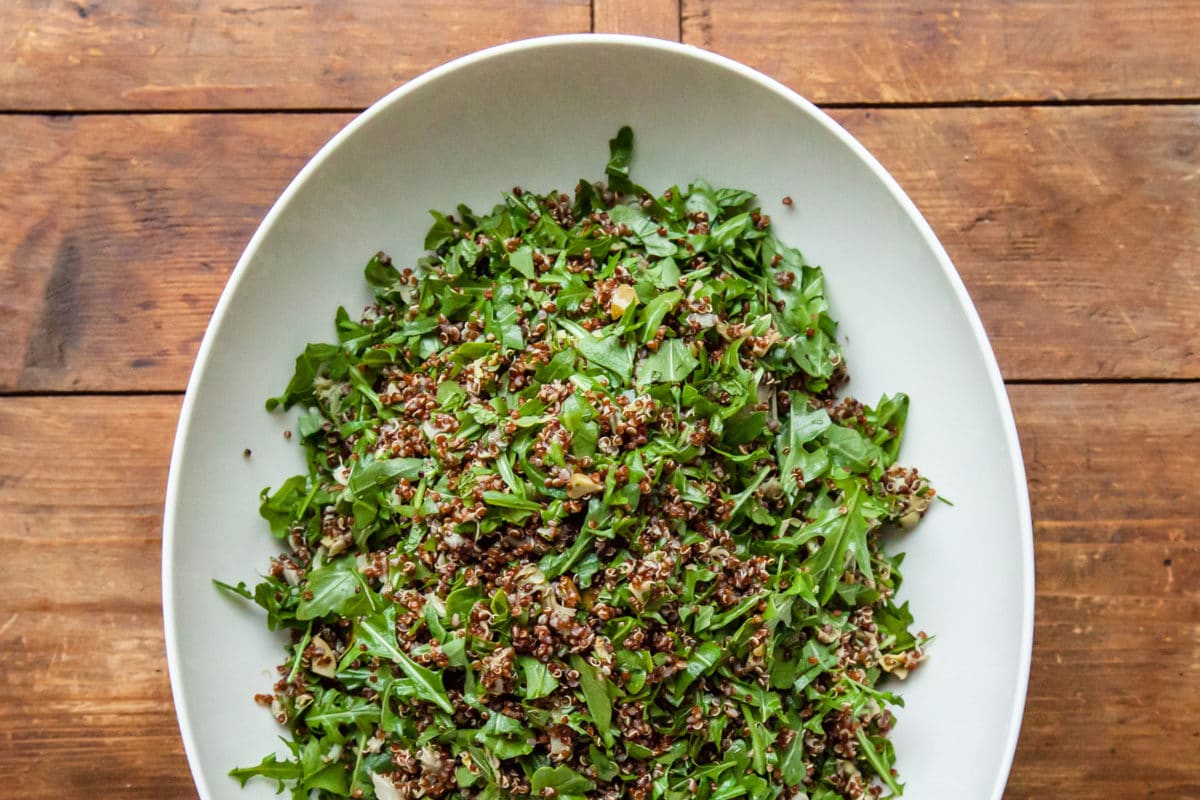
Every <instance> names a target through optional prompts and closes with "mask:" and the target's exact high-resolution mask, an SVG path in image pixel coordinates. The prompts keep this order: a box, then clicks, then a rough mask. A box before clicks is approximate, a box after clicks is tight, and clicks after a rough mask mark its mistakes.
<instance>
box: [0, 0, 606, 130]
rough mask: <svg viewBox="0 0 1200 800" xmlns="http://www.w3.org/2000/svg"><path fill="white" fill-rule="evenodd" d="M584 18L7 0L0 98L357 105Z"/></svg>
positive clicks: (303, 3) (262, 2)
mask: <svg viewBox="0 0 1200 800" xmlns="http://www.w3.org/2000/svg"><path fill="white" fill-rule="evenodd" d="M589 26H590V9H589V6H588V3H587V2H586V0H508V2H505V3H482V4H481V3H470V2H464V1H463V0H405V2H402V3H396V2H392V0H365V1H364V2H355V3H339V2H327V1H325V0H321V1H318V0H290V1H289V2H283V3H281V2H277V1H276V0H237V1H236V2H223V3H192V2H185V0H167V1H166V2H159V3H139V4H135V5H129V4H121V3H102V2H92V1H91V0H73V1H72V2H63V3H49V4H48V3H45V2H41V0H13V2H10V3H6V4H5V13H4V14H3V15H0V53H4V54H5V55H4V57H3V58H0V108H3V109H5V110H12V109H37V110H41V109H51V110H85V109H101V110H110V109H184V108H186V109H199V108H211V109H221V108H347V107H350V108H355V107H364V106H366V105H368V104H370V103H372V102H374V101H375V100H376V99H378V98H379V97H382V96H383V95H384V94H386V93H387V92H388V91H390V90H391V89H393V88H395V87H396V86H398V85H400V84H401V83H404V82H405V81H407V80H409V79H410V78H412V77H414V76H415V75H419V74H420V73H422V72H424V71H425V70H428V69H430V68H431V67H434V66H437V65H438V64H441V63H444V62H446V61H449V60H450V59H453V58H455V57H457V56H460V55H463V54H466V53H470V52H472V51H474V50H479V49H481V48H484V47H489V46H491V45H495V44H500V43H502V42H506V41H511V40H514V39H523V38H527V37H531V36H542V35H547V34H553V33H578V32H585V31H587V30H588V29H589Z"/></svg>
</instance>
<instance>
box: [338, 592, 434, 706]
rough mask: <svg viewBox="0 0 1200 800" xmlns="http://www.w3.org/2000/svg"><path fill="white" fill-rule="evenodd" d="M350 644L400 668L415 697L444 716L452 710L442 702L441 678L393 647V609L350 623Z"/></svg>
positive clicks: (395, 644) (394, 612)
mask: <svg viewBox="0 0 1200 800" xmlns="http://www.w3.org/2000/svg"><path fill="white" fill-rule="evenodd" d="M354 641H355V642H357V643H358V644H360V645H366V650H365V651H363V652H365V653H367V654H368V655H373V656H378V657H379V658H386V659H388V660H389V661H391V662H392V663H394V664H395V665H396V666H397V667H399V668H400V670H401V672H403V673H404V674H405V675H406V676H407V677H408V679H409V680H411V681H412V683H413V688H414V690H415V691H416V695H417V697H419V698H421V699H422V700H425V701H426V702H429V703H433V704H434V705H435V706H437V707H438V708H440V709H442V710H443V711H445V712H446V713H448V714H449V713H452V712H453V711H454V707H453V706H451V705H450V701H449V700H448V699H447V698H446V689H445V688H444V687H443V685H442V676H441V675H439V674H438V673H436V672H433V671H432V670H430V669H428V668H426V667H422V666H421V665H420V664H418V663H417V662H415V661H413V660H412V658H410V657H409V656H408V654H407V653H405V652H404V651H403V650H401V649H400V647H399V645H398V644H397V643H396V607H395V606H388V607H387V608H386V609H384V610H383V611H381V612H379V613H377V614H373V615H371V616H369V617H363V618H362V619H360V620H359V621H358V622H356V623H354Z"/></svg>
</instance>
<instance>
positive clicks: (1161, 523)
mask: <svg viewBox="0 0 1200 800" xmlns="http://www.w3.org/2000/svg"><path fill="white" fill-rule="evenodd" d="M1009 394H1010V396H1011V397H1012V400H1013V404H1014V410H1015V412H1016V416H1017V426H1018V429H1019V430H1020V433H1021V442H1022V446H1023V450H1024V455H1025V461H1026V467H1027V469H1028V472H1029V480H1030V492H1031V498H1032V500H1033V514H1034V519H1035V520H1036V526H1035V529H1036V530H1035V542H1036V549H1037V554H1036V558H1037V572H1038V575H1037V582H1038V586H1037V628H1036V638H1035V643H1034V663H1033V670H1032V674H1031V678H1030V687H1029V700H1028V703H1027V704H1026V711H1025V722H1024V726H1023V728H1022V732H1021V742H1020V746H1019V748H1018V752H1017V758H1016V762H1015V765H1014V768H1013V773H1012V778H1011V780H1010V782H1009V789H1008V794H1007V795H1006V796H1008V797H1012V798H1025V797H1051V796H1053V797H1056V798H1079V800H1084V798H1094V797H1121V796H1129V797H1135V796H1137V797H1144V796H1149V795H1148V794H1147V791H1148V787H1153V793H1154V794H1155V796H1157V795H1158V794H1160V793H1161V794H1162V796H1175V797H1191V796H1197V794H1198V793H1200V762H1197V761H1196V759H1195V758H1193V757H1191V755H1188V754H1194V753H1195V752H1196V751H1197V748H1200V727H1197V722H1196V721H1197V720H1198V719H1200V625H1197V620H1200V591H1198V588H1200V534H1198V533H1197V531H1200V495H1198V494H1197V492H1196V490H1195V479H1196V476H1197V475H1200V428H1198V427H1197V426H1196V424H1195V409H1196V407H1197V403H1200V385H1198V384H1190V385H1156V386H1151V385H1126V386H1119V385H1118V386H1095V385H1093V386H1018V387H1010V389H1009Z"/></svg>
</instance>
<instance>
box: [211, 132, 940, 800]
mask: <svg viewBox="0 0 1200 800" xmlns="http://www.w3.org/2000/svg"><path fill="white" fill-rule="evenodd" d="M611 148H612V154H611V159H610V161H609V163H608V167H607V169H606V173H607V176H608V180H607V183H597V184H592V183H588V182H581V183H580V184H579V185H578V186H577V187H576V189H575V191H574V193H573V194H566V193H559V192H551V193H549V194H544V195H538V194H536V193H533V192H529V191H522V190H520V189H514V190H513V191H512V192H511V193H509V194H506V195H504V202H503V203H502V204H501V205H498V206H497V207H496V208H495V209H494V210H493V211H492V212H491V213H490V214H484V215H479V214H475V213H474V212H472V211H471V210H470V209H468V208H466V207H463V206H460V207H459V208H458V209H457V210H456V212H455V213H454V214H439V213H434V218H435V222H434V225H433V227H432V228H431V229H430V232H429V235H428V236H427V238H426V240H425V248H426V250H427V251H428V254H427V255H426V256H425V257H423V258H421V259H419V260H418V261H417V262H416V264H414V265H411V266H399V265H397V264H394V263H392V261H391V259H389V258H388V257H387V256H386V255H384V254H382V253H381V254H379V255H377V256H375V257H374V258H372V259H371V261H370V263H369V264H368V265H367V268H366V278H367V281H368V282H369V283H370V285H371V286H372V288H373V289H374V292H375V298H376V300H375V303H374V305H372V306H371V307H370V308H368V309H367V310H366V312H365V314H364V315H363V316H362V318H361V319H359V320H355V319H352V318H351V317H350V316H349V315H348V314H347V313H346V312H345V311H344V310H339V312H338V314H337V319H336V328H337V336H338V340H337V342H336V343H331V344H314V345H309V346H308V347H307V348H306V349H305V351H304V352H303V353H302V354H301V355H300V356H299V357H298V358H297V360H296V370H295V376H294V377H293V379H292V381H291V382H290V383H289V385H288V386H287V388H286V390H285V391H284V393H283V394H282V395H281V396H280V397H278V398H274V399H272V400H271V401H269V403H268V407H269V408H275V407H276V406H283V407H285V408H290V407H293V406H296V407H299V408H300V409H301V411H300V414H299V418H298V421H297V425H296V432H297V439H298V440H299V441H300V442H301V443H302V444H303V446H304V448H305V449H306V452H307V453H308V464H309V470H308V473H307V474H306V475H299V476H296V477H293V478H291V479H289V480H287V481H285V482H284V483H283V484H282V485H281V486H279V487H278V488H277V489H275V490H274V491H270V490H265V491H264V492H263V497H262V515H263V516H264V517H265V518H266V519H267V520H268V521H269V523H270V526H271V530H272V531H273V533H274V534H275V536H276V537H278V538H279V539H280V540H282V541H283V542H284V543H285V544H286V551H285V552H283V553H281V554H280V555H279V556H278V557H277V558H276V559H274V560H273V561H272V563H271V565H270V568H269V570H268V572H267V575H266V576H265V577H264V579H263V581H262V583H260V584H259V585H258V586H257V587H256V588H255V589H254V590H253V591H251V590H248V589H246V588H245V587H244V586H241V585H239V586H238V587H230V586H228V585H226V584H221V586H223V587H224V588H226V589H229V590H231V591H233V592H236V593H238V594H241V595H242V596H245V597H248V598H253V599H254V600H255V601H256V602H257V603H258V604H259V605H261V606H262V607H263V608H264V609H266V612H267V622H268V625H269V626H270V627H271V628H272V629H284V630H287V631H288V632H289V633H290V637H291V644H290V646H289V647H288V656H287V658H286V660H285V661H284V663H283V664H281V665H280V667H279V680H278V682H277V683H276V684H275V686H274V689H273V692H271V693H270V694H260V695H257V696H256V697H255V700H256V701H257V702H258V703H260V704H262V705H263V706H266V707H267V708H269V709H270V711H271V713H272V714H273V715H274V716H275V718H276V719H277V720H278V721H279V722H280V723H281V724H283V725H285V726H287V728H288V730H289V731H290V733H291V738H290V740H289V745H288V746H289V748H290V750H291V752H290V755H289V756H288V757H286V758H283V759H279V758H277V757H276V756H274V755H271V756H268V757H267V758H266V759H264V761H263V762H262V763H261V764H259V765H258V766H255V767H248V768H241V769H235V770H233V772H232V773H231V774H233V775H234V776H235V777H237V778H238V779H240V780H241V781H242V782H245V781H246V780H247V779H249V778H251V777H254V776H262V777H266V778H272V779H276V780H278V781H279V782H280V786H281V788H283V787H285V786H287V787H291V791H292V795H293V797H295V798H310V797H314V798H316V797H326V798H346V797H365V798H372V797H374V798H379V800H396V799H397V798H401V799H402V800H416V799H417V798H426V797H428V798H447V799H449V798H479V799H480V800H501V799H502V798H517V797H537V798H558V799H559V800H582V798H585V797H586V798H600V799H601V800H618V799H619V798H630V800H693V798H695V800H732V798H738V797H745V798H748V799H749V800H775V798H785V799H786V800H800V798H809V799H810V800H819V799H820V798H826V799H828V798H839V797H840V798H863V797H879V796H881V795H883V794H884V793H885V792H887V793H888V794H889V795H894V794H898V793H899V792H900V786H899V784H898V783H897V779H896V777H895V775H896V771H895V769H894V768H893V764H894V754H893V750H892V745H891V743H890V742H889V741H888V738H887V736H888V732H889V731H890V729H891V727H892V725H893V724H894V721H895V720H894V717H893V715H892V713H891V711H889V706H893V705H895V704H897V703H898V702H899V701H898V698H896V697H895V696H894V695H893V694H891V693H890V692H889V691H887V690H886V689H885V688H883V687H882V686H881V685H880V684H881V681H882V680H883V679H884V678H885V677H886V676H887V675H891V676H894V677H896V678H903V677H905V676H906V675H907V674H908V673H909V672H910V671H911V670H912V669H913V668H915V667H916V666H917V665H918V663H919V662H920V661H921V659H922V656H923V646H924V644H925V642H926V637H925V636H924V634H919V635H917V636H914V635H912V634H910V633H909V626H910V624H911V622H912V619H911V617H910V616H909V614H908V610H907V608H906V607H905V606H898V605H897V604H896V603H895V601H894V596H895V591H896V589H897V588H898V587H899V584H900V573H899V570H898V566H899V561H900V559H899V558H898V557H893V556H890V555H888V554H885V553H884V552H882V551H881V550H880V547H879V543H880V541H879V540H880V536H881V535H882V534H883V533H884V532H885V531H887V530H888V529H892V528H910V527H912V526H913V525H914V524H916V522H918V521H919V520H920V518H921V517H922V516H923V515H924V514H925V513H926V511H927V509H928V507H929V504H930V502H931V500H932V499H933V490H932V489H931V488H930V487H929V485H928V483H927V482H926V480H925V479H924V478H923V477H922V476H921V475H920V474H919V473H918V472H916V471H915V470H912V469H907V468H904V467H900V466H897V465H896V464H895V461H896V458H897V455H898V450H899V447H900V437H901V433H902V430H903V427H904V421H905V417H906V413H907V406H908V401H907V398H906V397H905V396H904V395H900V394H897V395H893V396H890V397H887V396H885V397H884V398H882V399H881V400H880V402H879V403H878V404H877V405H876V406H875V407H873V408H872V407H868V406H866V405H864V404H862V403H860V402H858V401H856V400H853V399H851V398H848V397H844V396H841V395H840V394H839V390H840V389H841V387H842V386H843V384H844V383H845V382H846V379H847V373H846V367H845V363H844V360H843V358H842V354H841V351H840V349H839V347H838V345H837V343H836V340H835V323H834V322H833V320H832V318H831V317H830V315H829V308H828V305H827V303H826V300H825V296H824V289H823V278H822V274H821V271H820V269H818V268H817V267H815V266H812V265H810V264H807V263H806V262H805V261H804V260H803V258H802V257H801V255H800V253H799V252H798V251H797V250H795V249H793V248H790V247H787V246H786V245H783V244H782V243H780V242H779V241H778V240H777V239H776V238H775V236H774V235H773V233H772V232H771V228H770V218H769V217H768V216H766V215H765V214H761V213H760V212H759V211H758V209H757V207H756V205H755V199H754V196H753V195H751V194H750V193H748V192H743V191H736V190H731V189H713V188H711V187H709V186H708V185H706V184H704V183H702V182H699V181H698V182H695V183H693V184H692V185H690V186H688V187H687V188H686V189H680V188H679V187H672V188H671V189H669V190H667V191H666V192H664V193H662V194H661V195H657V196H656V195H652V194H650V193H649V192H647V191H645V190H644V189H642V188H641V187H640V186H637V185H635V184H633V183H632V182H631V181H630V179H629V163H630V160H631V151H632V133H631V132H630V131H629V129H628V128H624V129H622V130H621V131H620V133H618V135H617V137H616V138H615V139H614V140H613V141H612V142H611ZM790 200H791V198H786V199H785V203H786V204H787V205H791V202H790ZM246 454H247V455H249V451H246Z"/></svg>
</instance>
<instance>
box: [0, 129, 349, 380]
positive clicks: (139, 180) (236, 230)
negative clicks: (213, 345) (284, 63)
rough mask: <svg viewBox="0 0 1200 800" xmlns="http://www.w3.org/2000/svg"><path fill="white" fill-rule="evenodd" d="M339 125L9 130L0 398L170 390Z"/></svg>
mask: <svg viewBox="0 0 1200 800" xmlns="http://www.w3.org/2000/svg"><path fill="white" fill-rule="evenodd" d="M349 119H350V117H349V115H300V116H290V115H284V116H261V117H260V116H242V115H232V116H222V115H186V116H174V115H162V116H96V117H79V118H61V117H54V118H42V117H18V118H10V119H8V120H7V121H6V122H5V124H4V125H3V126H0V142H3V144H0V151H2V152H4V153H5V155H6V158H5V159H3V160H0V183H2V184H3V185H5V186H8V187H10V188H11V189H12V190H13V191H11V192H5V193H2V194H0V220H2V221H0V231H3V232H2V233H0V339H4V340H6V341H5V344H3V345H0V348H2V349H0V353H2V354H3V355H2V356H0V387H4V388H6V389H34V390H44V389H55V390H84V389H105V390H112V389H116V390H120V389H148V390H164V389H165V390H177V389H180V388H182V387H183V386H184V382H185V380H186V376H187V373H188V371H189V370H190V368H191V363H192V361H193V359H194V357H195V353H196V349H197V347H198V346H199V344H200V338H201V336H203V333H204V328H205V326H206V325H207V324H208V318H209V315H210V314H211V313H212V309H213V306H214V305H215V304H216V299H217V296H218V295H219V294H220V291H221V289H222V287H223V286H224V284H225V280H226V278H227V277H228V275H229V272H230V271H231V269H232V268H233V264H234V262H235V261H236V260H237V257H238V254H239V253H240V252H241V250H242V248H243V247H244V246H245V244H246V242H247V241H248V240H249V238H250V235H251V234H252V233H253V232H254V229H255V227H256V226H257V225H258V222H259V221H260V220H261V218H262V216H263V214H265V213H266V210H267V208H268V207H269V206H270V205H271V203H272V202H274V200H275V198H276V197H277V196H278V195H279V193H280V192H282V191H283V188H284V187H285V186H286V185H287V183H288V181H289V180H291V178H292V177H293V176H294V175H295V173H296V172H298V171H299V170H300V168H301V167H302V166H304V163H305V162H306V161H307V160H308V159H309V158H310V157H311V156H312V154H313V153H314V152H315V151H316V150H317V149H318V148H319V147H320V145H321V144H322V143H323V142H324V141H325V140H327V139H328V138H329V137H330V136H332V135H333V134H334V133H335V132H337V130H338V129H339V128H340V127H342V125H344V124H345V123H346V122H347V121H349ZM9 181H12V182H9ZM18 187H19V188H18Z"/></svg>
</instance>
